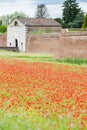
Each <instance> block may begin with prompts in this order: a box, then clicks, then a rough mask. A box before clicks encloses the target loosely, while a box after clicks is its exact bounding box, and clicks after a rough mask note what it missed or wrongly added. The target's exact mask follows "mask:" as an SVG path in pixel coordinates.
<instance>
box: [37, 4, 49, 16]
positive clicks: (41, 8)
mask: <svg viewBox="0 0 87 130" xmlns="http://www.w3.org/2000/svg"><path fill="white" fill-rule="evenodd" d="M35 16H36V18H46V17H48V16H49V15H48V11H47V7H46V6H45V4H39V5H37V9H36V14H35Z"/></svg>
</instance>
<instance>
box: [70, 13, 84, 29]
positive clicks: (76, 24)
mask: <svg viewBox="0 0 87 130" xmlns="http://www.w3.org/2000/svg"><path fill="white" fill-rule="evenodd" d="M83 21H84V12H82V11H81V12H80V13H78V15H77V16H76V18H75V19H74V20H73V22H71V23H69V27H70V28H81V27H82V24H83Z"/></svg>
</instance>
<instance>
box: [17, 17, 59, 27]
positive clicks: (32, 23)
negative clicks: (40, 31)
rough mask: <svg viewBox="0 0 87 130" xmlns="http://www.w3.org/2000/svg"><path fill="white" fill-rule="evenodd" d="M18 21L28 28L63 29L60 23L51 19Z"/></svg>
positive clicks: (23, 19) (21, 19) (20, 19)
mask: <svg viewBox="0 0 87 130" xmlns="http://www.w3.org/2000/svg"><path fill="white" fill-rule="evenodd" d="M18 20H19V21H20V22H21V23H23V24H24V25H26V26H38V27H40V26H44V27H45V26H49V27H61V25H60V24H59V23H58V22H56V21H55V20H54V19H51V18H43V19H41V18H18Z"/></svg>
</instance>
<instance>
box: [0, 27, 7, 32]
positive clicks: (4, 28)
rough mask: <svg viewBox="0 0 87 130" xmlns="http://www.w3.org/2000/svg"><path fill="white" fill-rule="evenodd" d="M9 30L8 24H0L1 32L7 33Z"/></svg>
mask: <svg viewBox="0 0 87 130" xmlns="http://www.w3.org/2000/svg"><path fill="white" fill-rule="evenodd" d="M6 31H7V26H5V25H1V26H0V33H5V32H6Z"/></svg>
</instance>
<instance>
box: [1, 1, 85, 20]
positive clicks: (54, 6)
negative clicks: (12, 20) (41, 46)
mask: <svg viewBox="0 0 87 130" xmlns="http://www.w3.org/2000/svg"><path fill="white" fill-rule="evenodd" d="M63 2H64V0H0V16H2V15H6V14H11V13H14V12H15V11H19V12H24V13H26V14H27V15H28V16H29V17H34V16H35V11H36V7H37V5H38V4H45V5H46V7H47V8H48V13H49V17H52V18H55V17H62V5H63ZM77 2H78V3H79V7H81V8H82V10H83V11H84V12H87V0H77Z"/></svg>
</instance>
